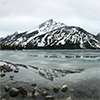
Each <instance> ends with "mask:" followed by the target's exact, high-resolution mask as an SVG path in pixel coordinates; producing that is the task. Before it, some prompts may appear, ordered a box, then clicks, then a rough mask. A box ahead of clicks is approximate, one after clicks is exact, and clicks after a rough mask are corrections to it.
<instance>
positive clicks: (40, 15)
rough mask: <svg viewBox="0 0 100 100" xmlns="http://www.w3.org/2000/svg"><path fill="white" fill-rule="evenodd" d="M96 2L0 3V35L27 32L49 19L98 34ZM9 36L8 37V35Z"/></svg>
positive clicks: (33, 0) (99, 22)
mask: <svg viewBox="0 0 100 100" xmlns="http://www.w3.org/2000/svg"><path fill="white" fill-rule="evenodd" d="M99 6H100V0H0V7H1V10H0V21H1V28H0V33H1V34H2V36H4V35H6V32H7V34H11V33H13V32H14V31H16V30H17V31H18V32H21V31H26V30H31V29H33V28H34V27H36V26H37V25H38V24H40V23H42V22H43V21H45V20H48V19H50V18H53V19H54V20H55V21H58V22H63V23H65V24H66V25H71V26H74V25H75V26H80V27H82V28H84V29H86V30H87V31H89V32H91V33H93V34H97V33H98V32H100V28H99V26H100V17H99V16H100V11H99V8H100V7H99ZM10 32H11V33H10Z"/></svg>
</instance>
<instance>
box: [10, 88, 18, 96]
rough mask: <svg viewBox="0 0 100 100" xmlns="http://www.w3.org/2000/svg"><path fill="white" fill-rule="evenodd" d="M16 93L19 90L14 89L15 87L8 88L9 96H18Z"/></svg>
mask: <svg viewBox="0 0 100 100" xmlns="http://www.w3.org/2000/svg"><path fill="white" fill-rule="evenodd" d="M18 94H19V90H18V89H16V88H11V89H10V90H9V95H10V96H11V97H16V96H18Z"/></svg>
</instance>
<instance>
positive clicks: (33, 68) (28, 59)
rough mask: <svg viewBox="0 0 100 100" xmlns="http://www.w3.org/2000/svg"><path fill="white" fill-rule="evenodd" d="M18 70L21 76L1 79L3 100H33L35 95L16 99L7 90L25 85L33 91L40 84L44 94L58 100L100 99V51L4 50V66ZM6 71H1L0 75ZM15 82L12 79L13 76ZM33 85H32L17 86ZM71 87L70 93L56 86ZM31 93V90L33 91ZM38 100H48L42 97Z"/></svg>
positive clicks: (1, 61)
mask: <svg viewBox="0 0 100 100" xmlns="http://www.w3.org/2000/svg"><path fill="white" fill-rule="evenodd" d="M3 64H6V65H9V66H11V67H12V68H15V67H18V68H19V69H20V70H19V72H18V73H14V72H10V73H6V76H5V77H0V98H5V99H7V100H33V98H32V96H30V97H26V98H22V97H20V96H18V97H15V98H12V97H10V96H9V93H8V92H7V93H6V92H5V90H4V87H5V86H6V85H11V86H12V87H16V86H18V85H21V86H23V87H27V88H29V87H30V86H31V84H34V83H36V84H37V88H38V91H39V93H40V94H42V92H43V91H47V92H48V94H49V95H53V96H54V100H67V98H69V97H71V98H72V100H100V50H21V51H0V65H3ZM1 73H3V72H0V74H1ZM11 75H14V79H13V80H10V78H9V77H10V76H11ZM15 81H23V82H29V84H23V83H15V84H14V82H15ZM63 85H67V86H68V91H67V92H62V91H61V90H59V92H58V93H55V92H53V87H54V86H58V87H59V88H61V87H62V86H63ZM29 93H30V91H29ZM37 100H44V97H42V96H41V97H40V98H38V99H37Z"/></svg>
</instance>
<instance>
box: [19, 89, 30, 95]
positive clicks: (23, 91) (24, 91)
mask: <svg viewBox="0 0 100 100" xmlns="http://www.w3.org/2000/svg"><path fill="white" fill-rule="evenodd" d="M27 93H28V91H27V88H21V90H20V94H21V95H23V96H27Z"/></svg>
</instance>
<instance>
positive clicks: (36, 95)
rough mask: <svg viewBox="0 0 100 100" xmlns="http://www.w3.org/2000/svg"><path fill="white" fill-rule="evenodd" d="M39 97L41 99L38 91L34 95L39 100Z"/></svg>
mask: <svg viewBox="0 0 100 100" xmlns="http://www.w3.org/2000/svg"><path fill="white" fill-rule="evenodd" d="M39 97H40V94H39V92H38V91H35V92H34V94H33V98H34V99H37V98H39Z"/></svg>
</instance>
